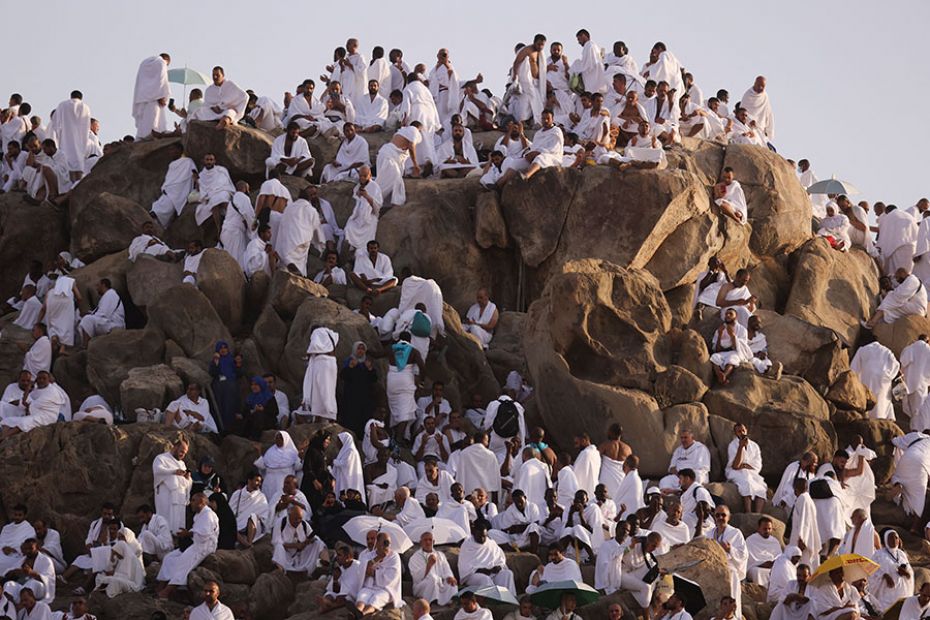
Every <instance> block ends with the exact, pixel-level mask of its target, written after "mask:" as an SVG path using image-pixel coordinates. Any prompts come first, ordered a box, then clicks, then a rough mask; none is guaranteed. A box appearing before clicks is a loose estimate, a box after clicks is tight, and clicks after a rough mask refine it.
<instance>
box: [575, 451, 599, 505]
mask: <svg viewBox="0 0 930 620" xmlns="http://www.w3.org/2000/svg"><path fill="white" fill-rule="evenodd" d="M572 469H573V470H574V472H575V478H577V480H578V488H579V489H584V490H585V491H587V492H588V497H589V498H591V497H594V488H595V487H596V486H597V484H598V477H599V475H600V472H601V453H600V452H599V451H598V449H597V446H595V445H590V446H588V447H587V448H585V449H584V450H582V451H581V452H579V453H578V456H577V457H575V463H574V465H572Z"/></svg>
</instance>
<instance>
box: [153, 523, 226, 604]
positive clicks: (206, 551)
mask: <svg viewBox="0 0 930 620" xmlns="http://www.w3.org/2000/svg"><path fill="white" fill-rule="evenodd" d="M191 533H192V534H193V537H192V540H193V544H192V545H191V546H190V547H188V548H187V549H185V550H184V551H179V550H174V551H172V552H171V553H169V554H168V555H166V556H165V559H164V560H163V561H162V564H161V569H159V571H158V581H167V582H168V583H169V584H170V585H174V586H186V585H187V576H188V574H190V572H191V571H192V570H194V569H195V568H197V566H199V565H200V563H201V562H202V561H203V560H204V558H206V557H207V556H208V555H210V554H211V553H213V552H214V551H216V543H217V540H218V539H219V535H220V520H219V518H218V517H217V516H216V513H215V512H213V510H211V509H210V507H209V506H204V507H203V508H202V509H201V510H200V512H198V513H197V514H195V515H194V524H193V525H192V526H191Z"/></svg>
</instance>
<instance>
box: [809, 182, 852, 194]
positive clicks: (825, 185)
mask: <svg viewBox="0 0 930 620" xmlns="http://www.w3.org/2000/svg"><path fill="white" fill-rule="evenodd" d="M807 193H808V194H845V195H847V196H848V195H850V194H858V193H859V190H858V189H856V186H855V185H853V184H852V183H850V182H849V181H840V180H839V179H837V178H835V177H834V178H832V179H827V180H826V181H817V182H816V183H814V184H813V185H811V186H810V187H808V188H807Z"/></svg>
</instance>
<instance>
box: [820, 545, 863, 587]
mask: <svg viewBox="0 0 930 620" xmlns="http://www.w3.org/2000/svg"><path fill="white" fill-rule="evenodd" d="M837 568H842V569H843V579H845V580H846V583H852V582H854V581H858V580H859V579H868V577H869V575H871V574H872V573H874V572H875V571H877V570H878V564H876V563H875V562H873V561H872V560H870V559H868V558H865V557H863V556H861V555H859V554H858V553H844V554H843V555H834V556H831V557H830V558H828V559H827V561H826V562H824V563H823V564H821V565H820V566H819V567H818V568H817V570H815V571H814V574H813V575H811V578H810V580H809V581H808V583H809V584H811V585H814V586H819V585H822V584H824V583H827V582H828V581H829V580H830V577H829V573H830V571H832V570H834V569H837Z"/></svg>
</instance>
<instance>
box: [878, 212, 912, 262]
mask: <svg viewBox="0 0 930 620" xmlns="http://www.w3.org/2000/svg"><path fill="white" fill-rule="evenodd" d="M878 226H879V234H878V239H877V241H876V246H878V249H879V251H880V252H881V256H882V260H883V261H884V268H885V269H884V272H885V275H888V276H891V277H894V272H895V270H896V269H897V268H898V267H904V268H905V269H907V270H908V271H910V270H911V269H912V268H913V266H914V260H913V259H914V252H915V250H916V247H917V231H918V225H917V220H915V219H914V217H913V216H912V215H911V214H909V213H908V212H907V211H905V210H903V209H895V210H894V211H892V212H890V213H884V214H882V216H881V217H879V218H878Z"/></svg>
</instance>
